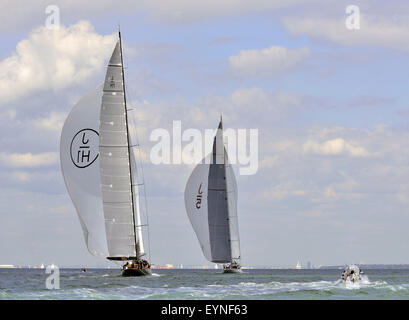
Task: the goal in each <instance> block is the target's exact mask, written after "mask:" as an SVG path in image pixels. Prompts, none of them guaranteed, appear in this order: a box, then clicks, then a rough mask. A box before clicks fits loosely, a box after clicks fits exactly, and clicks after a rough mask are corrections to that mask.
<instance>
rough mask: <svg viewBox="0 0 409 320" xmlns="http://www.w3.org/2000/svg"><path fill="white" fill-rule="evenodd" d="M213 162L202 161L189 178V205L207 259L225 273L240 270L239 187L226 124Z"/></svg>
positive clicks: (215, 144) (220, 130)
mask: <svg viewBox="0 0 409 320" xmlns="http://www.w3.org/2000/svg"><path fill="white" fill-rule="evenodd" d="M209 156H210V157H211V159H210V160H211V161H205V159H206V158H205V159H203V160H202V162H201V163H199V164H198V165H197V166H196V167H195V169H194V170H193V172H192V174H191V175H190V177H189V180H188V182H187V184H186V189H185V206H186V212H187V215H188V217H189V220H190V222H191V224H192V226H193V229H194V231H195V233H196V236H197V238H198V240H199V243H200V246H201V248H202V251H203V254H204V256H205V257H206V259H207V260H209V261H210V262H214V263H223V264H224V265H223V272H224V273H236V272H240V271H241V267H240V259H241V257H240V240H239V226H238V217H237V184H236V178H235V176H234V172H233V169H232V167H231V165H230V164H229V161H228V157H227V152H226V149H225V147H224V144H223V121H222V119H220V123H219V127H218V130H217V133H216V136H215V138H214V142H213V151H212V153H211V154H210V155H209Z"/></svg>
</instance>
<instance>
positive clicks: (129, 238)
mask: <svg viewBox="0 0 409 320" xmlns="http://www.w3.org/2000/svg"><path fill="white" fill-rule="evenodd" d="M99 129H100V135H99V141H100V144H99V150H100V174H101V189H102V200H103V211H104V216H105V228H106V236H107V242H108V251H109V258H111V259H112V258H114V259H115V258H125V257H126V258H130V257H133V258H136V259H139V258H140V256H141V254H142V252H141V248H142V247H143V246H142V236H141V233H140V232H137V231H136V229H135V226H136V225H138V226H139V225H140V216H139V201H138V194H136V195H134V192H135V191H136V190H137V183H136V181H133V179H132V177H133V176H134V175H133V173H132V172H131V164H132V161H131V155H130V147H132V146H130V138H129V132H128V119H127V110H126V96H125V85H124V74H123V60H122V48H121V38H119V40H118V42H117V44H116V46H115V50H114V52H113V53H112V56H111V59H110V61H109V64H108V68H107V73H106V77H105V83H104V89H103V96H102V106H101V113H100V127H99Z"/></svg>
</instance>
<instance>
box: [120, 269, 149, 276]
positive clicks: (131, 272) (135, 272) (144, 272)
mask: <svg viewBox="0 0 409 320" xmlns="http://www.w3.org/2000/svg"><path fill="white" fill-rule="evenodd" d="M151 274H152V270H151V269H149V268H146V269H136V268H126V269H123V270H122V272H121V276H122V277H141V276H149V275H151Z"/></svg>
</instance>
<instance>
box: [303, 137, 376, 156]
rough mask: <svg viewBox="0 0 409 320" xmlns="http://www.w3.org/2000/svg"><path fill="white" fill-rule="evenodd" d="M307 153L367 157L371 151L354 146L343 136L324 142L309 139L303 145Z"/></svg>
mask: <svg viewBox="0 0 409 320" xmlns="http://www.w3.org/2000/svg"><path fill="white" fill-rule="evenodd" d="M303 150H304V152H306V153H316V154H322V155H347V156H351V157H367V156H369V152H368V151H367V150H365V149H364V148H362V147H360V146H354V145H352V144H351V143H349V142H347V141H345V140H344V139H342V138H336V139H331V140H327V141H325V142H323V143H319V142H317V141H312V140H309V141H307V142H306V143H304V145H303Z"/></svg>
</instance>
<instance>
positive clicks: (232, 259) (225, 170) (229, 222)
mask: <svg viewBox="0 0 409 320" xmlns="http://www.w3.org/2000/svg"><path fill="white" fill-rule="evenodd" d="M220 130H222V143H223V161H224V163H223V168H224V182H225V185H226V186H225V187H226V201H227V221H228V224H229V245H230V262H231V263H232V262H234V260H235V259H239V258H240V257H233V246H232V241H237V240H232V239H231V235H232V233H231V219H230V217H231V216H230V212H231V208H230V204H229V193H230V191H229V184H228V182H227V166H228V165H229V162H228V158H227V153H226V150H225V148H224V140H223V117H222V115H220Z"/></svg>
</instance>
